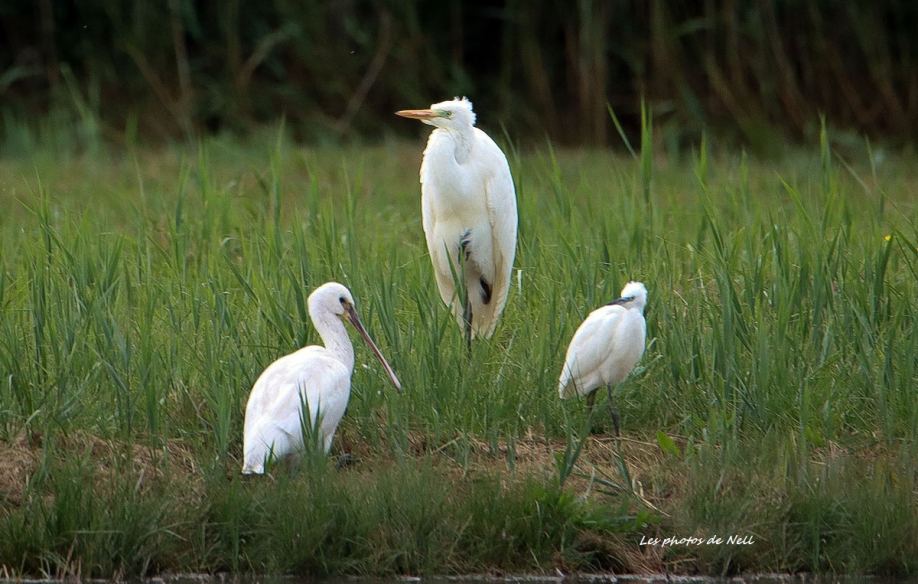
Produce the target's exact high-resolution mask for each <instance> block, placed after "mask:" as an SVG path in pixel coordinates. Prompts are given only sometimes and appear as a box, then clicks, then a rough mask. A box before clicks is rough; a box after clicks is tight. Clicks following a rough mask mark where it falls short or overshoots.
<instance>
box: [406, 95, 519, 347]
mask: <svg viewBox="0 0 918 584" xmlns="http://www.w3.org/2000/svg"><path fill="white" fill-rule="evenodd" d="M395 113H396V115H399V116H402V117H406V118H414V119H416V120H421V121H422V122H424V123H425V124H429V125H431V126H435V127H436V129H435V130H434V131H433V132H431V134H430V138H429V139H428V140H427V148H426V149H425V150H424V160H423V162H422V163H421V211H422V215H423V224H424V234H425V235H426V236H427V250H428V252H430V259H431V261H432V262H433V267H434V274H435V275H436V278H437V286H438V287H439V289H440V297H441V298H442V299H443V302H445V303H446V304H447V305H448V306H450V307H451V310H452V311H453V314H455V316H456V320H458V321H459V325H460V326H463V327H464V328H465V332H466V338H467V342H468V344H469V349H470V350H471V342H472V339H473V338H474V337H475V336H476V335H483V336H485V337H486V338H490V337H491V335H492V334H494V327H495V326H496V325H497V319H498V318H500V314H501V312H503V310H504V305H505V304H506V303H507V292H508V291H509V290H510V272H511V269H512V267H513V256H514V255H515V252H516V226H517V216H516V191H515V189H514V187H513V176H512V175H511V174H510V166H509V165H508V164H507V157H506V156H504V153H503V152H502V151H501V149H500V147H499V146H498V145H497V144H495V143H494V140H492V139H491V138H490V137H489V136H488V135H487V134H485V133H484V132H482V131H481V130H479V129H478V128H476V127H475V113H474V112H473V111H472V104H471V102H470V101H469V100H467V99H465V98H462V99H458V98H456V99H454V100H453V101H444V102H442V103H435V104H433V105H432V106H430V109H426V110H403V111H399V112H395ZM454 274H455V278H454ZM460 278H462V279H463V281H464V283H465V285H464V288H465V292H464V294H463V296H464V297H459V296H460V293H458V292H457V290H456V287H457V286H456V284H457V282H456V280H457V279H460ZM457 301H458V302H457ZM459 303H461V308H460V306H459V305H458V304H459Z"/></svg>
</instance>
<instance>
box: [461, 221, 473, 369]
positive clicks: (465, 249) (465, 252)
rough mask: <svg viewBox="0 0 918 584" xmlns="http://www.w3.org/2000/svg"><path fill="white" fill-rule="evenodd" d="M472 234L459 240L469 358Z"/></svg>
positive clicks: (463, 317)
mask: <svg viewBox="0 0 918 584" xmlns="http://www.w3.org/2000/svg"><path fill="white" fill-rule="evenodd" d="M471 236H472V231H471V229H470V230H468V231H466V232H465V233H463V234H462V238H461V239H460V240H459V246H460V248H461V249H460V251H459V270H460V271H461V272H462V275H461V276H460V277H461V278H462V288H463V292H464V294H463V295H462V320H463V321H464V322H465V343H466V347H467V348H468V351H469V358H470V359H471V358H472V301H471V300H469V282H468V279H467V278H466V275H465V265H466V263H467V262H468V261H469V255H470V254H471V253H472V252H471V251H469V242H470V241H471V240H470V238H471Z"/></svg>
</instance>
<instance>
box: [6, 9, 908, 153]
mask: <svg viewBox="0 0 918 584" xmlns="http://www.w3.org/2000/svg"><path fill="white" fill-rule="evenodd" d="M916 23H918V4H916V3H915V2H913V1H912V0H881V1H877V2H871V3H869V4H865V3H858V2H837V1H834V0H706V1H704V2H691V1H687V0H678V1H663V0H643V1H633V0H632V1H626V0H607V1H603V0H576V1H575V2H568V1H562V0H553V1H546V2H527V1H524V0H489V1H485V2H478V3H472V4H469V3H463V2H461V1H460V0H445V1H441V2H417V1H413V0H388V1H382V0H375V1H374V0H367V1H358V0H335V1H329V2H319V1H301V0H265V1H262V2H242V1H241V0H162V1H161V0H141V1H137V2H124V1H122V0H34V1H33V0H6V1H5V2H3V3H2V6H0V30H2V31H3V33H2V34H3V35H4V36H5V37H6V41H5V42H3V43H0V114H2V123H3V130H4V132H3V134H4V136H0V138H5V141H6V142H10V141H11V140H12V141H13V142H15V141H16V140H17V138H16V136H21V135H22V134H23V132H24V130H23V127H24V126H27V127H29V129H30V130H31V134H35V133H36V132H37V133H39V134H41V133H43V132H44V130H42V128H41V127H38V126H36V124H39V122H38V121H37V120H39V119H48V118H49V116H50V117H51V118H52V119H53V120H54V122H53V125H54V126H60V125H68V124H70V125H73V126H76V127H78V129H79V132H80V133H83V134H86V133H88V134H89V135H90V136H96V137H97V136H100V135H101V136H103V137H105V138H106V139H109V140H114V141H128V142H130V141H131V140H133V139H135V138H136V137H137V136H141V137H144V138H151V137H152V138H157V137H159V138H162V137H174V136H177V135H183V134H187V135H190V134H194V133H200V132H216V131H221V130H226V129H228V130H231V131H233V132H239V133H246V132H248V131H250V130H251V128H252V127H254V126H258V125H260V124H263V123H265V122H271V121H274V120H276V119H278V118H280V117H281V116H284V117H285V118H286V119H287V121H288V127H289V128H290V129H291V130H292V131H293V132H294V135H295V136H296V137H297V138H299V139H303V140H307V141H322V140H326V139H332V140H335V139H337V138H338V137H340V136H348V137H350V136H369V137H379V136H382V135H384V134H385V133H387V132H388V131H389V129H390V128H397V131H399V132H410V131H412V130H410V129H408V128H410V126H406V125H404V124H396V123H395V121H394V119H393V118H391V113H392V112H393V111H394V110H396V109H401V108H410V107H415V108H416V107H422V106H426V105H427V104H429V103H431V102H436V101H440V100H442V99H448V98H449V97H452V96H453V95H468V96H469V97H470V98H471V99H472V100H473V101H475V103H476V105H477V106H479V110H480V111H484V112H487V115H488V121H489V123H491V124H493V125H495V126H497V125H499V124H504V125H505V126H506V127H507V128H508V129H509V130H510V131H512V132H514V133H515V134H517V135H520V136H529V137H532V138H536V139H539V140H541V139H542V137H543V136H544V135H545V134H547V135H548V136H549V137H551V138H552V139H553V140H555V141H558V142H562V143H576V144H594V145H602V144H607V143H610V142H614V141H616V140H617V137H616V135H615V134H616V133H615V131H614V127H613V126H612V125H611V120H610V118H609V116H608V114H607V110H606V105H607V103H609V104H610V105H611V106H612V107H613V108H614V109H615V110H616V111H617V112H618V113H619V116H620V119H621V120H622V123H623V125H624V127H625V128H626V130H629V131H632V130H633V131H635V132H636V131H637V129H638V128H639V126H640V122H639V120H640V110H639V106H638V104H639V101H640V97H641V96H642V95H644V96H646V97H647V99H648V100H649V102H650V103H651V104H652V106H653V108H654V112H655V116H656V119H657V122H658V125H659V126H660V128H661V134H660V135H661V136H662V139H663V140H666V141H669V142H670V144H669V146H674V145H675V146H679V145H680V144H681V143H684V142H686V141H687V139H694V138H693V137H695V136H697V135H698V134H699V132H700V130H701V129H703V128H711V127H714V128H717V129H718V130H719V131H720V132H721V133H726V134H732V135H734V136H735V137H736V138H738V139H740V140H741V141H743V142H745V143H747V144H751V145H752V146H753V147H754V148H760V149H762V150H767V149H768V148H769V147H770V145H771V144H775V143H779V142H780V141H781V140H783V139H786V138H788V137H790V138H797V139H800V138H808V139H813V138H815V136H816V134H818V127H819V123H818V119H819V118H818V114H819V113H824V114H825V116H826V119H827V122H828V123H829V125H830V126H833V127H836V128H846V129H849V130H851V131H853V132H857V133H867V134H869V135H872V136H883V137H887V138H892V139H898V140H914V139H915V138H916V137H918V36H916V35H915V34H914V27H915V24H916ZM61 112H64V113H61ZM39 125H40V124H39ZM402 128H405V129H404V130H403V129H402Z"/></svg>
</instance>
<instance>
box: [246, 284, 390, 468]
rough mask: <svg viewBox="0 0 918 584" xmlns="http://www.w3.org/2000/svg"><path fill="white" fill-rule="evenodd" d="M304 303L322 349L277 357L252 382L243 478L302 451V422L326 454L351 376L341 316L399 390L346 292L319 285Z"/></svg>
mask: <svg viewBox="0 0 918 584" xmlns="http://www.w3.org/2000/svg"><path fill="white" fill-rule="evenodd" d="M308 303H309V316H310V317H311V318H312V323H313V325H314V326H315V327H316V330H317V331H318V332H319V336H320V337H322V341H323V342H324V343H325V346H324V347H319V346H315V345H312V346H309V347H303V348H302V349H300V350H299V351H296V352H295V353H291V354H289V355H286V356H284V357H281V358H280V359H278V360H277V361H275V362H274V363H272V364H271V365H270V366H268V368H267V369H265V370H264V372H263V373H262V374H261V376H260V377H259V378H258V380H257V381H256V382H255V386H254V387H253V388H252V393H251V395H249V401H248V404H247V405H246V409H245V428H244V431H243V455H244V463H243V467H242V472H243V473H245V474H262V473H264V470H265V463H266V462H267V461H268V460H269V459H272V458H274V459H282V458H285V457H288V456H296V455H297V454H298V453H299V452H301V451H302V450H303V448H304V447H305V444H304V441H303V429H304V425H306V424H309V425H310V427H312V428H316V429H317V430H318V432H319V436H318V439H319V440H323V441H324V447H325V452H328V450H329V449H330V448H331V444H332V439H333V438H334V436H335V430H336V429H337V428H338V423H339V422H340V421H341V418H342V416H344V410H345V409H346V408H347V402H348V398H349V397H350V394H351V374H352V373H353V372H354V347H353V346H352V345H351V341H350V339H349V338H348V335H347V331H346V330H345V328H344V322H342V318H346V319H347V320H349V321H350V323H351V324H352V325H354V328H356V329H357V332H359V333H360V335H361V336H362V337H363V338H364V340H366V342H367V343H368V344H369V345H370V348H371V349H372V350H373V352H374V353H375V354H376V357H377V358H378V359H379V360H380V362H381V363H382V364H383V367H384V368H385V370H386V374H387V375H388V376H389V379H390V380H391V381H392V384H393V385H395V388H396V389H398V390H401V386H400V384H399V381H398V379H397V378H396V377H395V373H394V372H393V371H392V368H391V367H389V364H388V363H387V362H386V359H385V358H384V357H383V356H382V353H380V352H379V349H378V348H377V347H376V344H375V343H374V342H373V340H372V339H371V338H370V336H369V335H368V334H367V332H366V330H365V329H364V327H363V324H361V322H360V318H359V317H358V316H357V311H356V310H355V309H354V298H353V297H352V296H351V293H350V291H349V290H348V289H347V288H345V287H344V286H342V285H341V284H338V283H336V282H329V283H327V284H323V285H322V286H320V287H318V288H317V289H316V290H315V291H314V292H313V293H312V294H310V295H309V300H308ZM303 404H306V405H307V406H308V408H309V412H308V416H309V417H308V419H306V418H305V415H306V412H303V411H302V410H303ZM317 417H320V418H319V423H318V424H316V418H317Z"/></svg>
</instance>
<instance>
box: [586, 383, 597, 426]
mask: <svg viewBox="0 0 918 584" xmlns="http://www.w3.org/2000/svg"><path fill="white" fill-rule="evenodd" d="M595 403H596V392H595V391H591V392H590V393H588V394H587V412H589V414H590V434H592V433H593V404H595Z"/></svg>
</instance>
